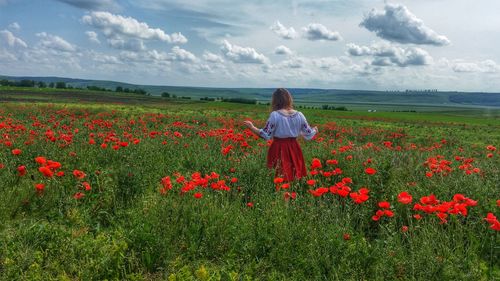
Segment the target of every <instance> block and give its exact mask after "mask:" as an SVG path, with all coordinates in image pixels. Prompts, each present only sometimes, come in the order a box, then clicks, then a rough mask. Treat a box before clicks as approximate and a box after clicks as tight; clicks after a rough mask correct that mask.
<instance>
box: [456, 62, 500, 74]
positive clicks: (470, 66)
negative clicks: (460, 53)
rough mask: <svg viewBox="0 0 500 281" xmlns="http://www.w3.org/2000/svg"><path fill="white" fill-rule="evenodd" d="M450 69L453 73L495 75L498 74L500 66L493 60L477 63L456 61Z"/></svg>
mask: <svg viewBox="0 0 500 281" xmlns="http://www.w3.org/2000/svg"><path fill="white" fill-rule="evenodd" d="M452 69H453V71H455V72H479V73H496V72H500V65H498V64H497V63H496V62H494V61H493V60H484V61H479V62H466V61H463V60H457V61H455V62H454V63H453V64H452Z"/></svg>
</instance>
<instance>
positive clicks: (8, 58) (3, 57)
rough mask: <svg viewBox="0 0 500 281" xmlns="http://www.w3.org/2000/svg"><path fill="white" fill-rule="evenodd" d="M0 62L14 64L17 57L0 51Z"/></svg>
mask: <svg viewBox="0 0 500 281" xmlns="http://www.w3.org/2000/svg"><path fill="white" fill-rule="evenodd" d="M0 61H1V62H14V61H17V57H16V56H15V55H14V54H12V53H10V52H8V51H7V50H4V49H0Z"/></svg>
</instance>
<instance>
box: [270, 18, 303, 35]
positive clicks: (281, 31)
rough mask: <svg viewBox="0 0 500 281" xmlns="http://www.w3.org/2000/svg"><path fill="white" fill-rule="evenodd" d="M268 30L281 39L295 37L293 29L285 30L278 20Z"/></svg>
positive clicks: (295, 33)
mask: <svg viewBox="0 0 500 281" xmlns="http://www.w3.org/2000/svg"><path fill="white" fill-rule="evenodd" d="M269 29H271V30H272V31H274V33H276V34H277V35H278V36H280V37H281V38H283V39H294V38H296V37H297V32H296V31H295V29H294V28H293V27H290V28H286V27H285V26H284V25H282V24H281V23H280V21H278V20H277V21H276V22H275V23H274V24H273V25H271V26H270V27H269Z"/></svg>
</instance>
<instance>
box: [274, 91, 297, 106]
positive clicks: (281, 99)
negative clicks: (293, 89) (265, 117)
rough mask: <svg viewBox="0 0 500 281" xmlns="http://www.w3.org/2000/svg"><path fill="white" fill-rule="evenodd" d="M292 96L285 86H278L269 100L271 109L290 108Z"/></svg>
mask: <svg viewBox="0 0 500 281" xmlns="http://www.w3.org/2000/svg"><path fill="white" fill-rule="evenodd" d="M292 108H293V98H292V95H291V94H290V92H289V91H288V90H287V89H285V88H278V89H276V90H275V91H274V93H273V98H272V100H271V110H272V111H276V110H280V109H292Z"/></svg>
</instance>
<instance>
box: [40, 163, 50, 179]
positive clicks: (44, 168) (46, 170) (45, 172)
mask: <svg viewBox="0 0 500 281" xmlns="http://www.w3.org/2000/svg"><path fill="white" fill-rule="evenodd" d="M38 171H39V172H40V173H42V174H43V175H44V176H46V177H48V178H51V177H52V176H54V172H52V170H51V169H49V168H48V167H47V166H42V167H40V168H38Z"/></svg>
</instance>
